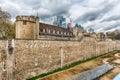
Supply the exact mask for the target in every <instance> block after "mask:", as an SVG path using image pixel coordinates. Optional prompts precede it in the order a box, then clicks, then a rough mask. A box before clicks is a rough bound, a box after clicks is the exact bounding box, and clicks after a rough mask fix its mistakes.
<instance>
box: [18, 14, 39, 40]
mask: <svg viewBox="0 0 120 80" xmlns="http://www.w3.org/2000/svg"><path fill="white" fill-rule="evenodd" d="M16 38H17V39H38V38H39V17H35V16H17V17H16Z"/></svg>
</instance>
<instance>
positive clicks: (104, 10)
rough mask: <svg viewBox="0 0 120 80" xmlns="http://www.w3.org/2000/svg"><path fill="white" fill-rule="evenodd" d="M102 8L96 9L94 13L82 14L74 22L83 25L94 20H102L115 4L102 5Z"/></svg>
mask: <svg viewBox="0 0 120 80" xmlns="http://www.w3.org/2000/svg"><path fill="white" fill-rule="evenodd" d="M103 4H104V7H103V8H101V7H100V8H98V9H97V10H94V11H90V12H87V13H85V14H83V15H82V16H80V17H79V18H77V19H76V20H75V21H76V22H82V23H85V22H87V21H94V20H96V19H100V18H102V17H103V16H104V15H105V14H106V13H107V12H109V11H110V10H112V9H113V8H114V6H115V5H116V4H114V3H113V4H111V3H110V4H109V3H103Z"/></svg>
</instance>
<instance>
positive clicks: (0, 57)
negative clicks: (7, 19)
mask: <svg viewBox="0 0 120 80" xmlns="http://www.w3.org/2000/svg"><path fill="white" fill-rule="evenodd" d="M6 60H7V40H0V80H2V78H3V79H5V78H6V77H7V71H6V69H4V68H5V67H4V63H6Z"/></svg>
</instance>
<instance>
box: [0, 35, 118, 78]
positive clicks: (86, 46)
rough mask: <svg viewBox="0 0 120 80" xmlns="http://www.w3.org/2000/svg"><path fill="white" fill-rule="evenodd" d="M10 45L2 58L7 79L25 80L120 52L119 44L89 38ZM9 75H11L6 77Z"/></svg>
mask: <svg viewBox="0 0 120 80" xmlns="http://www.w3.org/2000/svg"><path fill="white" fill-rule="evenodd" d="M7 43H8V42H5V44H7ZM0 44H2V42H0ZM12 45H13V47H14V50H13V53H12V54H6V56H7V58H5V59H6V60H7V63H6V64H7V67H6V68H7V71H6V72H7V74H6V75H9V76H8V77H7V78H10V79H9V80H16V79H17V80H25V79H26V78H30V77H33V76H36V75H39V74H42V73H46V72H49V71H51V70H54V69H57V68H59V67H63V66H64V65H69V64H71V63H73V62H76V61H80V60H85V59H87V58H91V57H94V56H97V55H100V54H102V53H106V52H109V51H113V50H116V49H117V50H118V49H120V41H117V42H116V41H101V42H99V41H97V40H95V38H92V37H84V38H83V39H82V40H81V41H54V40H13V41H12ZM4 46H5V47H6V46H7V45H4ZM1 49H4V50H5V49H7V48H4V47H3V48H1ZM5 51H7V50H5ZM6 53H7V52H6ZM1 54H2V53H1ZM1 57H2V56H1ZM1 62H3V60H1ZM1 72H3V71H1ZM11 75H13V76H12V77H10V76H11Z"/></svg>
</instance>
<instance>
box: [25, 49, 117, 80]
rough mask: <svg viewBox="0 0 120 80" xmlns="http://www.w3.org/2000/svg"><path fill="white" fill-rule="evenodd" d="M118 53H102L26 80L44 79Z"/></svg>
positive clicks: (115, 51)
mask: <svg viewBox="0 0 120 80" xmlns="http://www.w3.org/2000/svg"><path fill="white" fill-rule="evenodd" d="M117 52H118V51H117V50H114V51H111V52H108V53H104V54H101V55H99V56H96V57H92V58H89V59H86V60H83V61H78V62H75V63H72V64H70V65H69V66H64V67H62V68H58V69H55V70H53V71H51V72H48V73H43V74H40V75H38V76H35V77H32V78H29V79H27V80H36V79H38V78H42V77H45V76H47V75H50V74H53V73H56V72H59V71H62V70H67V69H69V68H72V67H74V66H77V65H79V64H82V63H85V62H88V61H91V60H94V59H97V58H100V57H104V56H107V55H109V54H114V53H117Z"/></svg>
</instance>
